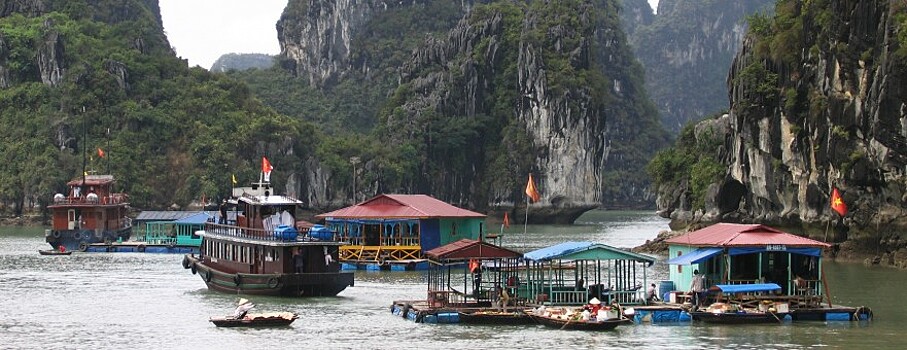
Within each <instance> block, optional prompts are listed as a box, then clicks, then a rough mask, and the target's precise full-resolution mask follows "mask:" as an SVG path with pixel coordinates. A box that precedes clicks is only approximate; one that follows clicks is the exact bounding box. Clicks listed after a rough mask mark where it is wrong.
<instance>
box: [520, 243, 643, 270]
mask: <svg viewBox="0 0 907 350" xmlns="http://www.w3.org/2000/svg"><path fill="white" fill-rule="evenodd" d="M523 257H524V258H526V259H527V260H532V261H536V262H543V261H551V260H630V261H638V262H643V263H648V264H649V265H650V266H651V265H652V264H653V263H654V262H655V258H652V257H650V256H646V255H642V254H637V253H634V252H631V251H628V250H623V249H620V248H615V247H612V246H609V245H606V244H601V243H593V242H564V243H561V244H557V245H554V246H550V247H547V248H542V249H537V250H533V251H531V252H528V253H526V254H524V255H523Z"/></svg>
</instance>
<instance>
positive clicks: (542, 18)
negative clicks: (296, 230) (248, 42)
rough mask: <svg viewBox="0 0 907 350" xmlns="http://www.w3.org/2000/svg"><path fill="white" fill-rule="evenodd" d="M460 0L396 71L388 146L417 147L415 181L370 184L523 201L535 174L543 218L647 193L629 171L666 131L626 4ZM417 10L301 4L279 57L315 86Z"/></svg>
mask: <svg viewBox="0 0 907 350" xmlns="http://www.w3.org/2000/svg"><path fill="white" fill-rule="evenodd" d="M437 3H438V2H434V3H432V4H437ZM450 3H451V4H454V5H455V6H456V7H457V8H458V9H459V10H458V11H462V13H463V14H464V16H463V18H462V20H460V21H459V23H457V24H456V25H455V26H454V27H452V28H451V29H449V30H448V31H447V32H446V34H444V35H425V36H423V38H424V39H422V42H421V43H420V44H418V45H416V48H415V49H414V50H412V52H411V53H410V54H409V55H408V56H409V57H408V58H407V59H406V60H404V61H403V62H402V64H401V65H400V66H399V67H397V68H396V70H393V72H394V73H393V74H396V75H397V81H396V84H395V87H394V88H395V89H396V90H397V92H396V93H395V95H394V97H392V99H391V100H390V101H389V106H388V107H385V110H388V111H393V113H390V114H388V115H384V116H382V118H385V119H384V120H383V121H382V125H381V128H382V130H392V131H393V132H391V133H388V134H387V135H386V136H383V137H382V139H383V140H385V142H387V143H388V144H390V145H399V146H400V147H411V148H412V149H414V150H418V152H421V153H419V154H416V155H415V156H416V157H415V159H413V161H416V162H419V165H418V170H417V174H415V176H417V177H418V178H416V179H414V180H412V181H411V182H409V183H406V184H402V186H401V187H399V188H386V187H385V188H382V185H381V184H380V182H367V183H365V184H361V185H360V188H364V189H368V190H375V191H403V192H421V193H431V194H433V195H435V196H438V197H439V198H441V199H443V200H446V201H449V202H452V203H456V204H460V205H464V206H468V207H470V208H479V209H480V210H481V209H484V208H489V209H492V210H495V209H497V210H504V211H513V210H519V211H522V210H524V208H525V204H523V203H525V202H524V200H525V195H524V194H522V193H523V189H524V188H525V186H526V176H527V174H528V173H530V172H531V173H532V174H533V176H534V178H535V180H536V182H537V186H538V187H539V189H540V192H541V194H542V201H541V202H540V203H537V204H533V205H532V208H531V210H530V213H531V215H532V216H531V217H530V221H537V222H572V221H573V219H575V218H576V217H577V216H578V215H579V214H581V213H582V212H584V211H586V210H588V209H590V208H593V207H597V206H600V205H603V204H606V205H607V204H613V203H620V204H627V203H629V202H631V201H632V204H630V205H638V204H639V203H640V202H644V201H645V200H646V192H645V188H646V184H645V180H644V179H642V176H636V175H630V174H637V173H638V172H639V169H640V167H641V165H640V164H644V162H645V160H644V159H645V157H646V156H645V155H646V154H651V152H653V151H654V149H656V148H657V146H658V145H661V144H664V142H665V139H666V137H665V135H666V134H665V133H664V131H663V129H661V127H660V125H659V123H658V121H657V118H656V117H655V116H656V112H655V110H654V107H653V106H652V105H651V103H650V102H649V100H648V99H647V97H646V95H645V93H644V92H643V87H642V80H641V68H640V67H639V65H638V64H637V63H636V62H635V60H634V59H633V57H632V53H631V52H630V50H629V48H628V46H627V43H626V38H625V35H624V33H623V31H622V29H621V28H620V22H619V20H618V19H617V16H618V15H619V11H618V6H617V2H616V1H566V2H556V3H549V2H543V1H531V2H527V3H513V2H509V1H500V2H489V4H484V2H475V3H473V2H465V1H451V2H450ZM401 6H402V7H401ZM412 6H424V4H423V3H422V2H420V1H406V2H402V3H390V4H389V3H384V2H378V1H363V2H348V1H339V2H326V1H317V0H312V1H306V2H304V3H303V2H296V3H295V4H293V3H291V5H290V6H288V8H287V10H286V11H285V12H284V16H283V17H282V20H281V23H280V24H279V28H281V29H279V32H280V33H281V34H280V36H281V42H282V43H281V45H282V48H283V50H282V51H283V52H282V56H283V57H284V61H283V63H282V65H283V66H284V67H289V68H291V69H292V70H293V71H294V72H296V73H297V74H298V75H299V76H302V77H305V78H307V79H308V80H309V82H310V83H311V84H313V85H316V86H319V85H320V86H330V85H331V84H332V82H336V81H340V80H343V79H345V77H346V76H347V75H349V74H358V75H367V74H369V72H370V71H372V70H376V68H374V67H375V66H374V62H371V61H369V57H370V56H369V55H363V54H362V53H361V51H362V50H364V49H363V48H362V47H360V46H357V45H367V44H368V43H369V42H366V41H362V40H361V39H359V38H360V36H361V35H364V34H363V32H362V30H361V28H366V27H370V26H374V24H375V23H374V22H373V21H375V18H377V17H382V16H383V17H382V21H383V22H382V23H393V22H394V20H393V19H392V17H391V16H389V15H388V14H390V13H391V12H393V11H398V12H403V11H405V9H406V8H408V7H412ZM388 25H392V24H388ZM370 28H374V27H370ZM404 39H405V38H401V39H399V40H401V41H402V40H404ZM438 128H441V129H443V130H440V131H438ZM467 128H468V129H467ZM451 130H453V131H451ZM439 136H440V137H443V138H445V139H444V140H441V141H440V142H439V140H438V139H436V138H437V137H439ZM453 140H456V141H453ZM395 147H396V146H395ZM363 166H364V168H365V169H367V172H368V173H370V174H374V173H378V174H380V173H381V171H382V170H381V169H380V167H379V166H376V165H375V164H374V163H373V162H368V161H365V162H364V164H363ZM385 171H386V170H385ZM419 173H421V174H419ZM329 177H330V174H324V173H321V175H320V177H319V178H321V179H324V178H329ZM376 177H380V175H376ZM309 187H311V188H315V187H314V186H302V188H309ZM302 196H303V197H305V195H302ZM514 208H519V209H514ZM512 213H516V212H512ZM521 215H522V214H519V215H513V216H512V217H514V218H517V217H519V218H522V216H521Z"/></svg>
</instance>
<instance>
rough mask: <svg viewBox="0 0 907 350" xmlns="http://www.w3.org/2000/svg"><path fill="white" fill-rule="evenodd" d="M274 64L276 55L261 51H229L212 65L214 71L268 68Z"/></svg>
mask: <svg viewBox="0 0 907 350" xmlns="http://www.w3.org/2000/svg"><path fill="white" fill-rule="evenodd" d="M273 65H274V56H271V55H266V54H261V53H228V54H226V55H222V56H220V57H218V58H217V61H214V64H212V65H211V69H209V70H210V71H212V72H226V71H230V70H247V69H253V68H258V69H267V68H271V66H273Z"/></svg>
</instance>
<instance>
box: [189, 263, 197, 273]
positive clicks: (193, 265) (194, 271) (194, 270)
mask: <svg viewBox="0 0 907 350" xmlns="http://www.w3.org/2000/svg"><path fill="white" fill-rule="evenodd" d="M190 269H191V270H192V274H193V275H194V274H195V273H196V268H195V263H192V266H191V267H190Z"/></svg>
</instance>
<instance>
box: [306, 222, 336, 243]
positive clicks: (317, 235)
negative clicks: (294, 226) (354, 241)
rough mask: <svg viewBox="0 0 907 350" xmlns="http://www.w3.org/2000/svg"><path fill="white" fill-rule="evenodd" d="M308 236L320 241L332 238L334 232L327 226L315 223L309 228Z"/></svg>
mask: <svg viewBox="0 0 907 350" xmlns="http://www.w3.org/2000/svg"><path fill="white" fill-rule="evenodd" d="M309 237H312V238H314V239H319V240H322V241H332V240H334V232H333V231H331V229H329V228H327V227H324V226H321V225H315V226H314V227H312V228H311V229H309Z"/></svg>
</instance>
